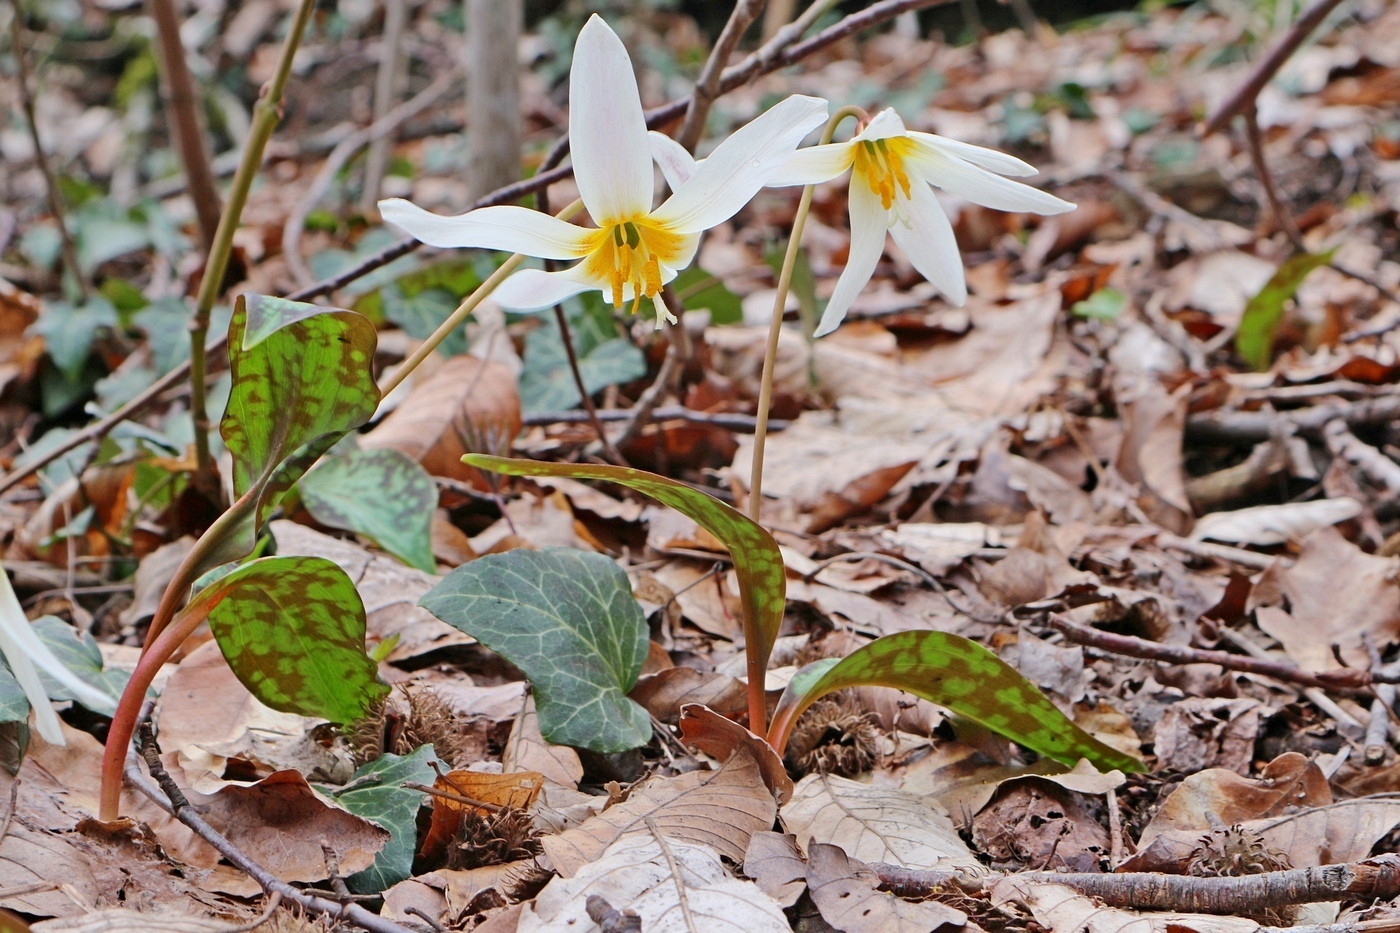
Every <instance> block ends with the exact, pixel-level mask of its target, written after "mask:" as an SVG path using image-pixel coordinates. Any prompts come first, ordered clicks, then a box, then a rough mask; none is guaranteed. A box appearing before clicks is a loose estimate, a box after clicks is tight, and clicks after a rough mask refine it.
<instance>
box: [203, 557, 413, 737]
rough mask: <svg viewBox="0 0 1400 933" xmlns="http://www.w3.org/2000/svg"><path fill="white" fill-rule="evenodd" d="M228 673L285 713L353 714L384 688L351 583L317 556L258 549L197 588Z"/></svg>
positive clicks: (337, 717)
mask: <svg viewBox="0 0 1400 933" xmlns="http://www.w3.org/2000/svg"><path fill="white" fill-rule="evenodd" d="M190 613H196V614H199V615H201V616H204V617H206V618H208V620H209V629H210V631H212V632H213V633H214V640H215V641H217V642H218V643H219V649H220V650H221V651H222V652H223V653H224V658H225V660H227V661H228V665H229V667H230V668H232V669H233V673H234V674H235V675H236V676H237V677H238V679H239V681H240V682H242V684H243V686H245V687H247V688H248V691H249V692H250V693H252V694H253V696H255V697H257V698H258V699H259V700H261V701H262V702H263V703H264V704H265V705H267V706H270V707H272V708H273V709H275V710H280V711H282V712H284V713H300V714H301V715H303V716H316V717H319V718H322V719H328V720H330V721H331V722H340V723H345V722H354V721H355V720H357V719H360V718H361V717H363V716H364V715H365V713H366V712H367V711H368V709H369V705H370V703H372V702H373V701H374V700H376V699H378V698H380V697H382V696H384V695H385V694H386V693H388V692H389V688H388V687H386V686H385V685H384V684H382V683H380V682H379V680H378V676H377V668H378V665H376V664H375V663H374V661H373V660H371V659H370V657H369V655H368V654H366V653H365V607H364V603H363V602H361V601H360V594H359V593H357V592H356V591H355V584H354V583H353V582H351V580H350V578H349V577H348V576H346V574H345V571H344V570H341V569H340V567H339V566H337V565H336V564H334V563H332V562H331V561H328V560H326V559H325V558H322V557H261V558H258V559H257V560H254V561H250V562H249V563H247V564H244V565H243V566H242V567H239V568H238V569H237V570H235V571H233V572H232V573H230V574H228V575H227V576H224V577H221V578H220V579H218V580H216V581H215V582H213V583H211V584H210V585H209V586H207V587H205V588H204V589H203V590H200V592H199V593H198V594H197V595H196V596H195V598H194V599H193V600H191V601H190V604H189V605H188V606H186V607H185V608H184V610H182V615H185V614H190Z"/></svg>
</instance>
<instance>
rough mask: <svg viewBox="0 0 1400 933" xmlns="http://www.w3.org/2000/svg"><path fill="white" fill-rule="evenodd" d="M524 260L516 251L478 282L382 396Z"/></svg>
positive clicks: (565, 213)
mask: <svg viewBox="0 0 1400 933" xmlns="http://www.w3.org/2000/svg"><path fill="white" fill-rule="evenodd" d="M582 208H583V201H582V200H576V201H574V203H572V204H570V205H569V206H568V207H566V208H564V209H563V210H562V211H560V212H559V213H557V214H555V215H554V216H555V217H558V218H559V219H560V220H568V219H569V218H570V217H572V216H574V215H575V214H577V213H578V212H579V211H580V210H582ZM524 261H525V257H524V256H522V255H521V254H520V253H516V254H514V255H512V256H511V257H510V258H509V259H507V260H506V261H505V262H503V263H501V265H500V267H499V268H497V269H496V271H495V272H492V273H491V274H490V275H489V276H488V277H487V279H486V281H484V282H482V283H481V284H480V285H478V286H477V287H476V289H475V290H474V291H473V292H472V293H471V294H470V295H468V296H467V297H466V298H464V299H463V300H462V303H461V304H460V305H458V306H457V310H456V311H453V312H452V314H451V315H450V316H449V317H448V318H447V320H445V321H443V322H442V323H441V324H440V325H438V329H437V330H435V331H433V333H432V335H431V336H429V337H428V339H427V340H425V341H423V345H422V346H420V347H419V348H418V349H417V350H414V351H413V353H412V354H411V355H410V356H409V357H408V359H406V360H404V361H403V363H402V365H400V366H399V368H398V369H396V370H394V374H393V375H392V376H390V377H389V378H388V379H386V380H384V384H383V385H382V386H380V387H379V397H380V398H381V399H382V398H387V397H388V395H389V393H390V392H392V391H394V390H395V389H397V388H398V387H399V384H400V383H401V382H403V381H404V379H406V378H408V374H409V373H411V372H413V371H414V370H415V369H417V368H418V364H419V363H421V362H423V361H424V360H426V359H427V358H428V355H429V354H430V353H432V352H433V351H434V350H436V349H437V346H438V344H440V343H442V341H443V340H444V339H445V338H446V337H447V335H448V334H450V333H452V332H453V331H454V330H456V329H457V328H458V327H460V326H461V325H462V322H463V321H465V320H466V319H467V317H468V316H469V315H470V314H471V313H472V312H473V311H475V310H476V308H477V306H478V305H480V304H481V303H482V302H483V301H485V300H486V299H487V298H489V297H490V296H491V293H492V292H494V291H495V290H496V286H498V285H500V284H501V283H502V282H504V281H505V280H506V277H507V276H508V275H510V274H511V273H512V272H514V271H515V270H516V267H517V266H519V265H520V264H521V263H522V262H524Z"/></svg>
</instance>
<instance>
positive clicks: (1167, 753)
mask: <svg viewBox="0 0 1400 933" xmlns="http://www.w3.org/2000/svg"><path fill="white" fill-rule="evenodd" d="M1268 712H1269V709H1268V707H1266V706H1264V705H1263V704H1262V703H1260V702H1259V701H1258V700H1255V699H1251V698H1250V697H1237V698H1235V699H1233V700H1230V699H1226V698H1224V697H1186V698H1185V699H1183V700H1179V701H1177V702H1176V703H1173V704H1172V705H1171V706H1169V707H1167V709H1166V711H1165V712H1164V713H1163V714H1162V717H1161V718H1160V719H1158V720H1157V722H1156V723H1155V724H1154V726H1153V731H1152V736H1153V751H1154V752H1156V754H1157V766H1158V767H1159V768H1170V769H1171V770H1173V771H1181V772H1184V773H1187V774H1190V773H1192V772H1195V771H1200V770H1201V769H1203V768H1216V767H1219V768H1230V769H1231V770H1234V771H1238V772H1240V773H1244V772H1246V771H1248V770H1249V766H1250V763H1251V762H1252V761H1253V760H1254V742H1255V740H1256V739H1257V738H1259V729H1260V725H1261V722H1262V720H1263V718H1264V716H1265V715H1267V713H1268Z"/></svg>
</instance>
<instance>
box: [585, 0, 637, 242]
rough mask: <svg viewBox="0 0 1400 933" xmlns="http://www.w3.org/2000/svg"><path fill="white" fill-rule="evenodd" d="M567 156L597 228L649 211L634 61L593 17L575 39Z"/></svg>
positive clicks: (606, 28) (619, 41)
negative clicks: (576, 40) (633, 68)
mask: <svg viewBox="0 0 1400 933" xmlns="http://www.w3.org/2000/svg"><path fill="white" fill-rule="evenodd" d="M569 155H570V158H571V159H572V160H573V164H574V181H575V182H576V183H577V184H578V190H579V194H580V195H581V196H582V197H583V204H584V206H585V207H587V208H588V213H589V215H590V216H591V217H592V218H593V221H594V223H596V224H597V225H598V226H600V227H603V226H607V225H608V224H612V223H620V222H622V221H624V220H628V219H635V218H637V217H641V216H644V215H646V214H647V213H649V212H650V211H651V189H652V172H651V145H650V144H649V143H648V142H647V124H646V118H645V117H644V116H643V115H642V98H641V95H640V94H638V93H637V78H636V76H635V75H634V74H633V73H632V60H631V59H629V58H628V57H627V49H626V48H624V47H623V45H622V40H621V39H619V38H618V37H617V34H616V33H615V32H613V31H612V30H611V29H609V28H608V25H607V23H605V22H603V20H602V19H601V18H600V17H599V16H598V15H597V14H596V13H595V14H594V15H593V16H591V17H589V19H588V22H587V23H585V24H584V26H583V30H582V31H581V32H580V33H579V34H578V43H577V44H576V45H575V46H574V64H573V67H572V68H571V69H570V71H569Z"/></svg>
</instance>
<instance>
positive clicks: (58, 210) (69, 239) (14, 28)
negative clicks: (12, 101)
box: [10, 0, 91, 301]
mask: <svg viewBox="0 0 1400 933" xmlns="http://www.w3.org/2000/svg"><path fill="white" fill-rule="evenodd" d="M13 6H14V10H15V15H14V18H13V19H11V20H10V29H11V36H12V39H13V45H12V46H11V51H12V52H13V53H14V56H15V77H16V79H17V81H18V83H19V99H20V106H21V107H23V108H24V119H25V122H26V123H27V124H28V126H29V141H30V142H31V143H32V144H33V146H34V163H35V164H36V165H38V166H39V172H40V173H41V174H42V175H43V176H44V191H45V193H46V194H47V195H48V200H49V213H50V214H53V219H54V222H55V223H57V224H58V238H59V241H60V242H61V243H62V244H63V261H64V263H65V264H66V265H67V266H68V270H69V271H70V272H72V273H73V280H74V281H75V282H76V283H77V285H78V292H79V294H81V295H82V296H83V300H84V301H86V300H87V297H88V295H89V294H91V291H90V289H89V287H88V283H87V279H86V277H84V275H83V267H82V266H81V265H80V264H79V263H78V248H77V246H76V245H75V244H74V243H73V235H72V234H71V233H70V232H69V230H68V222H67V221H66V220H64V216H63V196H62V195H61V194H60V193H59V190H58V181H57V180H56V179H55V178H54V174H53V168H52V167H51V166H50V165H49V157H48V156H47V155H45V154H44V147H43V144H42V143H41V142H40V141H39V121H38V119H37V118H36V117H35V114H34V93H33V90H32V89H31V88H30V84H29V79H30V75H29V56H28V55H27V54H26V52H27V50H26V49H25V46H24V11H23V9H22V8H21V7H20V3H19V0H13Z"/></svg>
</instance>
